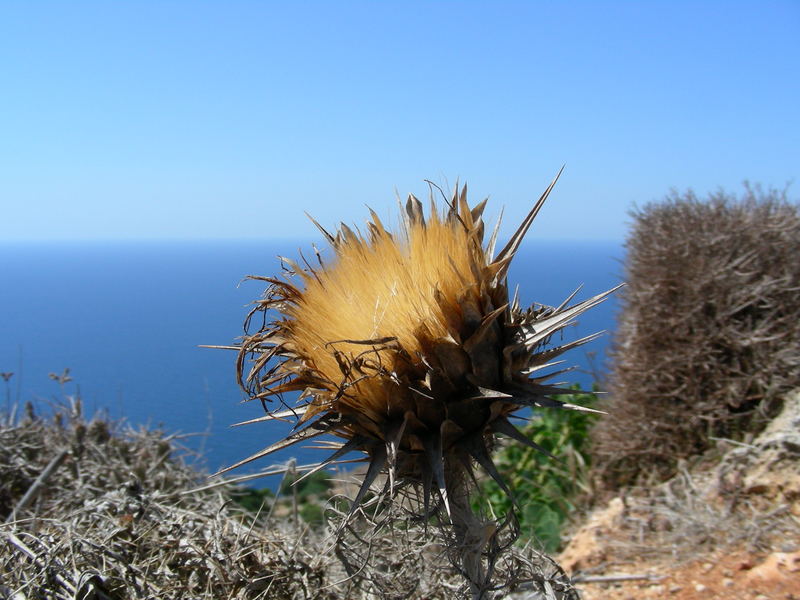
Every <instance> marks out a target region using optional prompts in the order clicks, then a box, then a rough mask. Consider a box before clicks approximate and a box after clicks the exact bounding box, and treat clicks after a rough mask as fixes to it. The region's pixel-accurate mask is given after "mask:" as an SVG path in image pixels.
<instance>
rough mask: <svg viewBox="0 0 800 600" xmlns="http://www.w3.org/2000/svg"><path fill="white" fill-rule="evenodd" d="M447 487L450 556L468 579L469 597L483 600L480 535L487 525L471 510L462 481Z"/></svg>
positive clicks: (484, 571)
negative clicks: (451, 534)
mask: <svg viewBox="0 0 800 600" xmlns="http://www.w3.org/2000/svg"><path fill="white" fill-rule="evenodd" d="M452 479H456V478H452ZM447 487H448V489H447V494H448V496H449V499H450V517H451V520H452V523H453V532H454V533H455V540H454V542H455V543H454V547H453V552H454V558H455V560H456V561H457V562H458V563H460V567H461V569H462V571H463V573H464V575H465V576H466V578H467V579H468V580H469V590H470V596H471V598H472V600H485V598H486V595H485V591H486V587H487V585H486V584H487V581H486V569H484V566H483V548H484V546H485V545H486V539H485V535H484V534H485V532H486V527H487V525H488V524H487V523H485V522H484V521H483V520H482V519H481V518H480V517H479V516H478V515H476V514H475V513H474V512H473V510H472V507H471V506H470V501H469V496H470V495H469V485H468V484H467V483H466V482H464V481H463V480H462V481H460V482H459V481H456V482H454V484H451V485H448V486H447Z"/></svg>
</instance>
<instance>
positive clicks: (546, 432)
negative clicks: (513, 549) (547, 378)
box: [482, 385, 597, 552]
mask: <svg viewBox="0 0 800 600" xmlns="http://www.w3.org/2000/svg"><path fill="white" fill-rule="evenodd" d="M573 389H574V390H575V391H576V393H575V395H570V396H559V397H558V399H559V400H561V401H562V402H572V403H575V404H579V405H581V406H585V407H590V408H591V407H594V406H596V405H597V396H596V395H595V394H593V393H589V392H581V390H580V386H579V385H575V386H574V387H573ZM596 418H597V415H596V414H594V413H589V412H579V411H553V410H542V411H536V413H535V414H534V415H533V416H532V417H531V420H530V422H529V423H528V425H526V426H525V427H524V428H523V429H522V433H523V434H524V435H525V436H526V437H528V438H529V439H531V440H532V441H533V442H534V443H536V444H537V445H539V446H540V447H541V448H542V449H543V450H546V451H547V452H549V453H550V454H552V455H553V456H552V457H551V456H547V455H546V454H544V453H543V452H540V451H538V450H535V449H533V448H531V447H529V446H519V445H518V444H508V445H503V446H502V447H501V448H500V449H499V450H498V451H497V452H496V453H495V455H494V459H495V464H496V465H497V468H498V470H499V471H500V472H501V473H502V474H503V475H504V477H505V478H506V480H507V481H508V482H509V487H510V488H511V490H513V492H514V496H515V499H516V501H517V506H518V510H519V521H520V529H521V532H522V535H523V538H527V539H532V540H534V541H536V542H538V543H539V544H540V545H541V546H542V547H543V549H544V551H546V552H555V551H557V550H558V549H559V548H560V546H561V532H562V529H563V527H564V525H565V523H566V522H567V520H568V519H569V517H570V515H571V514H572V513H573V512H574V510H575V508H576V505H577V504H578V501H579V499H580V497H581V495H583V494H585V493H587V492H588V489H589V480H588V467H589V464H590V457H589V448H588V446H589V436H588V432H589V427H590V425H591V424H592V423H593V422H594V421H595V420H596ZM482 488H483V492H484V496H485V498H486V500H488V503H489V505H490V507H491V510H492V511H493V512H495V513H496V514H505V513H506V512H508V511H510V510H512V509H513V508H514V507H513V505H512V502H511V499H510V498H509V497H508V496H507V495H506V494H505V493H504V492H503V490H501V489H500V487H499V486H498V485H497V483H496V482H494V481H493V480H486V481H484V482H483V484H482Z"/></svg>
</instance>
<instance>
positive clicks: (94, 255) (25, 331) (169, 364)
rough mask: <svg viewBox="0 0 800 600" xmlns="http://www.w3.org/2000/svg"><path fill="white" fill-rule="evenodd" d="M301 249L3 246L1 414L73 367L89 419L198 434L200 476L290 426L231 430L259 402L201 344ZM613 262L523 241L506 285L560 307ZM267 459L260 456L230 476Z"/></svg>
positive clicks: (610, 282) (606, 321)
mask: <svg viewBox="0 0 800 600" xmlns="http://www.w3.org/2000/svg"><path fill="white" fill-rule="evenodd" d="M309 248H310V243H306V242H302V241H296V242H293V241H280V242H278V241H269V240H267V241H262V242H255V241H247V242H223V241H215V242H115V243H100V242H93V243H87V242H82V243H77V242H53V243H3V244H0V371H2V372H13V373H14V375H13V376H12V378H11V379H10V381H9V382H8V385H9V387H8V388H7V390H6V389H3V388H2V387H0V410H5V409H6V406H5V404H6V392H7V391H8V392H9V394H10V397H11V401H12V402H23V403H24V402H26V401H32V402H33V403H34V404H35V405H37V406H38V407H39V410H40V411H41V412H43V413H47V412H48V411H49V406H50V403H51V402H52V400H53V399H56V398H58V397H60V396H61V391H60V389H59V385H58V383H57V382H55V381H53V380H51V379H50V378H49V377H48V374H49V373H61V372H62V371H63V370H64V369H65V368H69V370H70V375H71V377H72V378H73V381H71V382H69V383H67V384H66V386H65V390H66V392H67V393H70V394H74V393H76V392H78V391H79V392H80V396H81V397H82V399H83V404H84V407H85V410H86V412H87V413H89V414H91V413H93V412H95V411H101V410H102V411H106V412H107V413H108V414H109V415H110V416H111V417H112V418H115V419H125V420H126V421H127V422H128V423H130V424H131V425H134V426H137V425H140V424H146V425H149V426H160V427H163V428H164V429H165V430H167V431H168V432H171V433H172V432H183V433H187V434H190V433H197V434H200V435H197V436H190V437H187V438H186V439H185V440H184V441H185V443H186V444H187V445H189V446H190V447H191V448H193V449H194V450H196V451H198V452H199V454H200V456H201V458H200V462H199V465H198V466H201V467H203V468H205V469H207V470H209V471H212V472H213V471H216V470H217V469H219V468H222V467H225V466H229V465H231V464H233V463H235V462H236V461H238V460H239V459H241V458H243V457H245V456H248V455H250V454H252V453H254V452H256V451H258V450H260V449H261V448H263V447H265V446H267V445H269V444H270V443H272V442H274V441H276V440H277V439H278V438H279V437H280V436H282V435H283V434H284V433H285V432H286V431H287V429H288V426H287V425H285V424H284V423H280V422H273V423H269V424H259V425H251V426H245V427H237V428H231V427H230V425H231V424H232V423H236V422H239V421H244V420H247V419H251V418H255V417H257V416H260V415H261V414H263V412H262V409H261V406H260V404H258V403H253V402H242V401H243V399H244V396H243V394H242V392H241V391H240V390H239V388H238V386H237V384H236V380H235V366H234V359H235V352H233V351H225V350H212V349H204V348H200V347H199V346H200V345H203V344H219V345H225V344H231V343H234V342H235V340H236V338H237V336H239V335H241V334H242V321H243V319H244V317H245V315H246V314H247V310H248V305H249V304H250V303H251V302H252V301H253V300H255V299H256V298H258V297H259V295H260V294H261V292H262V291H263V288H264V285H263V283H261V282H254V281H245V282H243V281H242V280H243V279H244V277H245V276H247V275H274V274H277V273H278V272H279V271H280V263H279V261H278V259H277V256H278V255H283V256H288V257H296V256H298V250H299V249H302V250H304V251H305V250H307V249H309ZM622 257H623V249H622V245H621V243H614V242H574V241H569V242H567V241H563V242H562V241H558V242H552V241H547V242H544V241H536V240H533V241H528V242H527V243H526V244H525V245H523V246H522V248H521V249H520V251H519V253H518V254H517V256H516V257H515V259H514V263H513V265H512V269H511V272H510V275H509V283H510V289H512V290H513V287H514V286H515V285H517V284H519V287H520V297H521V299H522V301H523V303H526V304H530V303H532V302H534V301H535V302H541V303H545V304H550V305H557V304H560V303H561V301H562V300H563V299H564V298H565V297H566V296H568V295H569V294H570V293H571V292H572V291H573V290H574V289H575V288H576V287H577V286H578V285H581V284H582V285H583V289H582V290H581V292H580V293H579V294H578V296H577V298H576V300H580V299H583V298H587V297H589V296H591V295H594V294H596V293H599V292H601V291H604V290H606V289H608V288H610V287H612V286H614V285H616V284H617V283H619V282H620V280H621V272H622V263H621V259H622ZM615 310H616V301H615V300H614V299H613V298H612V300H610V301H607V302H605V303H604V304H602V305H600V306H598V307H596V308H594V309H593V310H592V311H590V312H589V313H586V314H585V315H584V316H583V317H582V318H581V320H580V323H579V324H578V325H577V326H576V327H573V328H571V330H570V331H568V333H567V334H566V335H565V337H564V339H565V340H569V339H574V338H575V337H578V336H584V335H588V334H590V333H593V332H595V331H600V330H608V331H611V330H613V328H614V319H615ZM609 339H610V338H609V336H604V337H603V338H601V339H600V340H597V341H595V342H593V343H591V344H589V345H587V346H584V347H582V348H579V349H576V350H574V351H573V353H572V355H571V356H570V355H567V359H568V360H569V361H570V362H571V363H574V364H577V365H579V366H580V370H579V371H577V372H573V373H569V374H566V375H565V376H564V377H566V378H569V381H571V382H578V383H581V384H582V386H583V387H584V388H587V387H590V386H591V385H592V382H593V378H594V375H593V372H594V373H599V372H602V370H603V367H604V362H605V359H604V351H605V349H606V347H607V346H608V342H609ZM2 385H3V383H2V381H0V386H2ZM326 454H327V453H325V452H323V451H320V450H312V449H305V448H302V447H293V448H290V449H287V450H284V451H282V452H280V453H276V454H275V455H273V457H272V459H271V460H270V461H269V462H274V463H282V462H285V461H287V460H288V459H289V458H292V457H295V458H296V459H297V460H298V462H299V463H300V464H305V463H309V462H314V461H315V460H319V459H321V458H323V457H324V456H325V455H326ZM265 466H267V465H266V464H265V463H264V461H260V462H257V463H254V464H253V465H251V466H248V467H243V468H241V469H240V470H239V471H237V472H236V473H237V474H246V473H248V472H252V471H256V470H260V469H262V468H264V467H265ZM254 485H257V486H265V487H266V486H269V487H274V486H275V485H276V482H272V481H269V479H266V480H260V481H259V482H255V483H254Z"/></svg>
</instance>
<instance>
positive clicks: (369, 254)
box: [231, 173, 613, 511]
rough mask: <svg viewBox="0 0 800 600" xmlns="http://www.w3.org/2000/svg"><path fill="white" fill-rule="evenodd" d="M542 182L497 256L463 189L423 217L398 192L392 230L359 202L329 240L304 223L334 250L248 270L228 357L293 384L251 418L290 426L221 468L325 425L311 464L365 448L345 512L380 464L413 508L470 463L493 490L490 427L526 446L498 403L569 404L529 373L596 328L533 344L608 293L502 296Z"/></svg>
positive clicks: (252, 379) (248, 381)
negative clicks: (333, 439)
mask: <svg viewBox="0 0 800 600" xmlns="http://www.w3.org/2000/svg"><path fill="white" fill-rule="evenodd" d="M559 174H560V173H559ZM557 179H558V177H556V180H557ZM556 180H553V182H552V183H551V184H550V186H549V187H548V189H547V190H546V191H545V193H544V194H542V196H541V197H540V198H539V201H538V202H537V203H536V205H535V206H534V208H533V210H531V212H530V213H529V214H528V216H527V217H526V219H525V220H524V221H523V223H522V224H521V225H520V227H519V228H518V229H517V231H516V232H515V234H514V235H513V236H512V237H511V240H510V241H509V242H508V244H507V245H506V246H505V247H504V248H503V249H502V250H501V251H500V252H499V253H498V254H497V255H496V256H493V254H494V241H495V239H496V233H497V228H495V232H494V234H493V235H492V236H491V239H490V240H489V242H488V243H487V244H484V224H483V220H482V216H481V215H482V212H483V209H484V206H485V201H484V202H482V203H480V204H479V205H477V206H476V207H473V208H471V207H470V206H469V205H468V204H467V189H466V186H464V187H463V188H461V189H460V190H459V189H458V188H456V191H455V192H454V194H453V196H452V198H450V199H449V200H447V199H445V200H446V204H447V207H446V209H445V210H444V212H443V213H441V214H440V213H439V211H438V209H437V207H436V203H435V201H434V199H433V198H432V199H431V208H430V210H429V212H428V214H427V216H426V215H425V214H424V211H423V207H422V203H421V202H420V201H419V200H417V199H416V198H414V197H413V196H411V197H409V199H408V202H407V203H406V206H405V211H404V213H403V221H404V228H403V229H404V230H403V231H402V234H401V235H399V236H398V235H392V234H391V233H389V232H388V231H387V230H386V229H385V228H384V227H383V225H382V224H381V222H380V220H379V219H378V217H377V215H375V213H374V212H373V213H372V219H371V221H370V222H368V224H367V228H368V233H367V235H362V234H360V233H357V232H354V231H352V230H351V229H350V228H348V227H347V226H346V225H341V227H340V229H339V231H338V232H337V234H336V235H335V236H334V235H331V234H330V233H328V232H327V231H325V230H324V229H323V228H322V227H320V226H319V224H317V226H318V227H319V228H320V230H321V231H322V233H323V234H324V235H325V237H326V238H327V240H328V242H329V243H330V244H331V246H332V247H333V250H334V257H333V261H332V262H331V263H330V264H328V265H325V264H323V262H322V260H321V259H320V260H319V266H317V267H312V266H311V265H309V264H308V263H307V262H306V264H305V267H304V268H301V267H299V266H298V265H296V264H295V263H293V262H292V261H289V260H287V259H284V261H285V263H286V264H287V265H288V266H289V270H290V272H291V274H292V275H294V278H293V279H292V278H290V279H288V280H284V279H278V278H260V279H264V280H266V281H267V282H268V283H269V284H270V285H269V287H268V289H267V291H266V293H265V296H264V298H263V299H262V300H260V301H259V302H258V303H257V305H256V307H255V308H254V309H253V311H252V312H251V313H250V315H249V316H248V319H247V322H246V325H247V326H249V325H250V324H251V323H252V319H253V317H254V316H255V315H262V316H264V317H265V318H264V319H263V323H264V324H263V325H262V326H261V327H260V328H259V329H258V331H255V332H253V333H251V334H248V335H247V336H246V337H245V339H244V341H243V342H242V344H241V347H240V351H239V360H238V372H239V378H240V382H241V383H242V385H243V387H244V388H245V389H246V390H247V392H248V393H249V394H250V395H251V396H252V397H254V398H258V399H260V400H262V401H264V402H265V401H267V400H269V399H270V398H272V397H279V396H280V395H281V394H283V393H285V392H300V399H299V401H298V404H297V405H296V406H294V407H291V408H290V409H289V410H282V411H276V412H270V413H268V414H267V416H266V417H264V418H262V419H255V421H260V420H265V419H269V418H286V417H287V416H290V415H293V416H295V417H296V419H297V426H296V428H295V430H294V431H293V433H291V434H290V435H289V436H288V437H287V438H286V439H284V440H281V441H280V442H278V443H276V444H273V445H272V446H270V447H268V448H266V449H264V450H263V451H261V452H259V453H257V454H255V455H253V456H251V457H249V458H247V459H245V460H243V461H242V462H240V463H238V464H237V465H234V467H236V466H239V465H242V464H245V463H247V462H250V461H252V460H255V459H258V458H261V457H263V456H266V455H268V454H270V453H271V452H274V451H276V450H279V449H281V448H285V447H286V446H289V445H291V444H294V443H297V442H300V441H303V440H307V439H310V438H314V437H316V436H319V435H322V434H326V433H327V434H332V435H334V436H338V437H339V438H342V439H343V443H342V445H341V447H340V448H338V449H337V450H336V451H335V452H334V453H333V455H332V456H331V457H330V458H329V459H328V460H327V461H324V462H323V463H321V465H320V468H322V467H324V466H325V465H328V464H330V463H331V462H333V461H336V460H338V459H339V458H340V457H341V456H342V455H343V454H345V453H346V452H348V451H351V450H359V451H362V452H364V453H366V454H367V455H368V458H369V468H368V470H367V473H366V476H365V479H364V482H363V484H362V487H361V489H360V491H359V493H358V495H357V497H356V499H355V502H354V508H355V507H357V505H358V504H359V502H360V501H361V500H362V499H363V497H364V494H365V492H366V491H367V490H368V489H369V486H370V485H371V484H372V483H373V481H374V480H375V478H376V477H377V476H378V475H379V474H380V473H381V472H388V474H389V478H388V480H387V481H388V482H391V485H392V486H394V485H395V484H397V486H399V487H402V486H404V485H421V486H422V488H423V491H424V494H423V497H424V504H425V508H426V510H427V506H428V504H429V501H430V490H431V487H432V484H434V483H435V487H436V488H438V494H439V497H440V500H441V501H442V504H443V505H444V506H445V507H446V509H447V510H448V511H449V504H448V499H447V489H448V478H455V479H458V480H461V479H463V476H464V475H465V474H471V473H472V469H473V467H474V465H475V464H477V465H479V466H480V467H482V468H483V469H484V470H486V471H487V472H488V473H489V474H490V475H491V476H492V477H494V478H495V479H497V480H498V483H499V484H500V485H501V487H502V488H503V489H506V490H507V488H506V486H505V484H504V483H503V481H502V480H501V479H500V477H499V475H498V473H497V471H496V469H495V468H494V465H493V464H492V460H491V458H490V449H491V447H492V445H493V441H494V439H495V436H497V435H498V434H503V435H507V436H510V437H512V438H514V439H516V440H517V441H519V442H521V443H524V444H527V445H529V446H533V447H536V446H535V444H534V443H533V442H532V441H530V440H528V439H527V438H526V437H525V436H523V435H522V434H521V433H520V432H519V431H518V430H517V429H516V428H515V427H514V426H513V425H512V424H511V423H510V422H509V420H508V416H509V415H511V414H512V413H514V412H515V411H518V410H520V409H521V408H523V407H528V406H544V407H558V408H573V409H578V408H580V407H576V406H572V405H568V404H564V403H562V402H559V401H558V400H555V399H553V398H551V396H552V395H554V394H563V393H569V390H564V389H561V388H557V387H554V386H549V385H547V384H546V380H547V379H548V378H549V377H551V376H552V375H553V374H550V375H547V374H545V375H541V374H540V373H541V372H542V368H543V367H546V366H548V365H549V364H550V363H552V362H553V359H554V358H556V357H557V356H559V355H560V354H562V353H563V352H565V351H567V350H569V349H570V348H574V347H576V346H579V345H581V344H583V343H586V342H587V341H590V340H591V339H593V338H594V337H595V336H589V337H586V338H584V339H581V340H577V341H574V342H570V343H567V344H563V345H561V346H558V347H548V342H549V340H550V338H551V336H552V335H553V334H554V333H556V332H558V331H559V330H561V329H562V328H563V327H565V326H566V325H569V324H571V323H573V322H574V319H575V317H577V316H578V315H579V314H581V313H582V312H584V311H585V310H587V309H589V308H591V307H592V306H594V305H596V304H598V303H599V302H601V301H602V300H603V299H604V298H605V297H606V296H607V295H608V294H609V293H611V291H613V290H610V291H608V292H605V293H603V294H599V295H597V296H595V297H593V298H590V299H588V300H585V301H583V302H580V303H578V304H575V305H572V306H568V304H569V302H570V301H571V300H572V297H570V298H568V299H567V301H565V302H564V303H563V304H562V305H561V306H560V307H558V308H552V307H545V306H541V305H535V306H532V307H530V308H527V309H522V308H521V307H520V306H519V303H518V301H517V300H516V298H515V299H514V300H509V295H508V288H507V283H506V274H507V272H508V267H509V265H510V263H511V260H512V259H513V257H514V255H515V253H516V251H517V249H518V248H519V245H520V243H521V241H522V238H523V237H524V235H525V233H526V232H527V230H528V228H529V227H530V225H531V223H532V221H533V219H534V218H535V216H536V214H537V213H538V211H539V209H540V208H541V206H542V205H543V203H544V201H545V200H546V198H547V196H548V194H549V193H550V190H551V189H552V187H553V185H554V184H555V181H556ZM315 224H316V222H315ZM298 279H299V280H300V282H301V285H297V284H295V283H293V281H295V282H296V281H297V280H298ZM267 311H277V314H278V317H277V318H274V319H272V320H269V317H271V316H273V314H274V313H269V314H267ZM248 360H249V361H250V368H249V370H245V365H246V363H247V362H248ZM545 371H546V369H545ZM265 406H266V404H265ZM234 467H231V468H234Z"/></svg>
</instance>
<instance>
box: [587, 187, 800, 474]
mask: <svg viewBox="0 0 800 600" xmlns="http://www.w3.org/2000/svg"><path fill="white" fill-rule="evenodd" d="M631 214H632V217H633V219H634V222H633V226H632V230H631V233H630V235H629V237H628V240H627V242H626V249H627V258H626V262H625V279H626V280H627V282H628V286H627V288H625V289H624V290H623V292H622V295H621V310H620V313H619V318H618V323H617V331H616V334H615V339H614V342H613V345H612V352H611V360H612V369H611V374H610V380H609V383H608V390H609V392H610V400H608V401H607V402H606V406H605V409H606V410H607V411H608V412H609V415H608V417H606V418H604V419H601V420H600V421H599V422H598V423H597V425H596V426H595V428H594V430H593V432H592V439H593V448H594V457H595V460H594V473H595V476H596V479H598V480H599V481H600V482H601V483H602V484H603V485H604V487H606V488H607V489H616V488H619V487H621V486H624V485H629V484H634V483H645V482H647V481H653V480H662V481H663V480H665V479H667V478H668V477H670V476H672V475H674V474H675V468H676V465H677V462H678V460H679V459H681V458H685V457H689V456H692V455H696V454H701V453H703V452H704V451H706V450H707V449H708V448H709V447H710V446H711V445H713V443H714V441H713V438H732V439H742V438H743V437H745V436H747V435H748V434H755V433H757V432H759V431H761V430H762V429H763V428H764V426H765V424H766V422H767V421H768V419H769V417H770V416H771V415H773V414H774V413H775V412H776V410H777V409H779V406H778V405H779V398H780V395H781V394H782V393H783V392H786V391H787V390H789V389H791V388H793V387H796V386H798V385H800V294H798V292H800V213H799V212H798V207H797V205H796V204H792V203H790V202H789V201H787V196H786V192H785V191H783V192H781V191H776V190H769V191H763V190H762V189H761V188H760V187H758V186H755V187H753V186H749V185H747V184H745V192H744V194H743V195H742V196H740V197H736V196H733V195H730V194H726V193H724V192H717V193H715V194H711V195H710V196H709V197H708V198H707V199H705V200H701V199H699V198H697V197H696V196H695V194H694V193H693V192H691V191H689V192H686V193H684V194H678V193H673V194H672V195H670V196H668V197H667V198H666V199H665V200H664V201H663V202H657V203H650V204H647V205H645V206H644V207H643V208H639V209H635V210H634V211H632V213H631Z"/></svg>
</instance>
